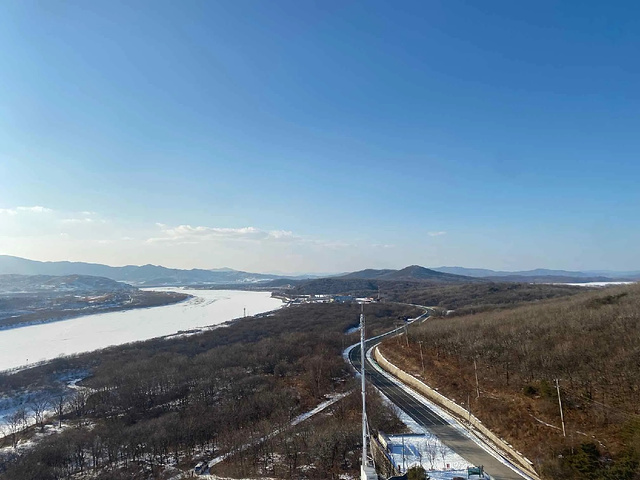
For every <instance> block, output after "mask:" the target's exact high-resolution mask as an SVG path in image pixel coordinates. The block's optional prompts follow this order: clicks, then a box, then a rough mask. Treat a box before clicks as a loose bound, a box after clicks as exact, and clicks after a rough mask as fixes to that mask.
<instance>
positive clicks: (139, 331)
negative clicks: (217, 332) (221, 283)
mask: <svg viewBox="0 0 640 480" xmlns="http://www.w3.org/2000/svg"><path fill="white" fill-rule="evenodd" d="M150 290H151V289H150ZM153 290H162V291H180V292H184V293H188V294H190V295H193V298H190V299H188V300H186V301H184V302H181V303H177V304H173V305H167V306H162V307H153V308H142V309H136V310H127V311H122V312H111V313H103V314H96V315H87V316H83V317H77V318H72V319H69V320H64V321H59V322H55V323H49V324H41V325H30V326H26V327H22V328H16V329H13V330H6V331H0V371H2V370H8V369H12V368H16V367H20V366H23V365H28V364H32V363H37V362H40V361H43V360H51V359H53V358H56V357H58V356H60V355H71V354H75V353H82V352H89V351H93V350H98V349H101V348H105V347H108V346H110V345H120V344H123V343H129V342H135V341H140V340H148V339H150V338H155V337H162V336H166V335H171V334H175V333H177V332H179V331H186V330H193V329H196V328H199V327H205V326H210V325H219V324H221V323H224V322H226V321H228V320H232V319H234V318H239V317H242V316H243V315H244V311H245V309H246V314H247V315H256V314H258V313H262V312H267V311H270V310H275V309H277V308H280V307H281V306H282V301H281V300H279V299H276V298H271V295H270V293H267V292H246V291H238V290H188V289H177V288H158V289H153Z"/></svg>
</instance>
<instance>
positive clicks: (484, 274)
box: [433, 267, 640, 283]
mask: <svg viewBox="0 0 640 480" xmlns="http://www.w3.org/2000/svg"><path fill="white" fill-rule="evenodd" d="M433 270H436V271H438V272H444V273H451V274H454V275H465V276H468V277H478V278H492V279H493V278H497V277H502V278H504V279H514V278H518V279H523V280H510V281H526V279H527V278H529V279H530V278H540V279H544V278H547V279H548V278H552V279H553V278H556V281H567V282H576V283H577V282H580V281H582V282H606V281H616V280H619V281H623V280H639V279H640V270H636V271H626V272H616V271H613V270H588V271H585V272H580V271H570V270H549V269H546V268H536V269H534V270H521V271H515V272H507V271H500V270H489V269H486V268H465V267H437V268H434V269H433ZM559 279H564V280H559ZM529 281H531V280H529Z"/></svg>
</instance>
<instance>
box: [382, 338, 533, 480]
mask: <svg viewBox="0 0 640 480" xmlns="http://www.w3.org/2000/svg"><path fill="white" fill-rule="evenodd" d="M373 358H374V359H375V360H376V362H378V364H379V365H380V366H381V367H382V368H383V369H385V370H386V371H387V372H389V373H390V374H392V375H393V376H395V377H397V378H398V379H400V380H401V381H402V382H403V383H405V384H406V385H408V386H410V387H411V388H413V389H414V390H416V391H417V392H418V393H420V394H422V395H424V396H425V397H427V398H428V399H429V400H431V401H432V402H434V403H435V404H437V405H439V406H441V407H443V408H444V409H446V410H447V411H449V412H450V413H452V414H453V415H454V416H455V417H457V418H458V419H459V420H462V421H463V422H466V423H469V424H471V426H472V427H473V428H475V429H476V430H478V431H479V432H480V433H482V435H484V436H485V437H486V438H487V439H489V440H490V441H491V442H493V444H494V445H495V446H496V447H498V449H499V450H502V451H504V452H505V453H506V454H507V455H508V457H509V459H510V460H511V461H513V462H514V463H515V464H516V465H517V466H518V467H520V468H522V469H523V470H524V472H525V473H527V474H528V475H530V476H531V477H533V478H534V479H536V480H539V479H540V477H539V476H538V474H537V473H536V471H535V470H534V468H533V464H532V463H531V461H530V460H528V459H527V458H526V457H525V456H523V455H522V454H521V453H520V452H518V451H517V450H516V449H515V448H513V447H512V446H511V445H510V444H508V443H507V442H505V441H504V440H503V439H501V438H500V437H498V436H497V435H496V434H494V433H493V432H492V431H491V430H489V429H488V428H487V427H485V426H484V425H483V424H482V422H481V421H480V420H479V419H477V418H476V417H474V416H473V415H469V411H468V410H466V409H464V408H462V407H461V406H460V405H458V404H457V403H455V402H452V401H451V400H449V399H448V398H447V397H445V396H444V395H442V394H441V393H439V392H437V391H435V390H434V389H433V388H431V387H430V386H428V385H427V384H425V383H424V382H422V381H420V380H418V379H417V378H416V377H414V376H413V375H410V374H408V373H407V372H405V371H404V370H401V369H399V368H398V367H396V366H395V365H394V364H393V363H391V362H390V361H389V360H387V359H386V358H385V357H384V355H383V354H382V352H380V349H379V348H378V347H375V349H374V350H373Z"/></svg>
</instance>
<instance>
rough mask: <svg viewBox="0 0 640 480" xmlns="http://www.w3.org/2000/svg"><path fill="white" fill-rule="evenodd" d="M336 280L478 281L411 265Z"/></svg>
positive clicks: (359, 273) (352, 274)
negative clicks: (399, 268)
mask: <svg viewBox="0 0 640 480" xmlns="http://www.w3.org/2000/svg"><path fill="white" fill-rule="evenodd" d="M336 278H339V279H345V280H354V279H363V280H388V281H408V282H415V281H436V282H446V283H452V282H474V281H477V278H473V277H470V276H464V275H458V274H452V273H447V272H439V271H436V270H432V269H430V268H425V267H421V266H420V265H410V266H408V267H405V268H403V269H401V270H373V269H367V270H360V271H359V272H352V273H349V274H347V275H342V276H340V277H336Z"/></svg>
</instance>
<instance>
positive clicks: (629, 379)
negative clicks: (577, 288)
mask: <svg viewBox="0 0 640 480" xmlns="http://www.w3.org/2000/svg"><path fill="white" fill-rule="evenodd" d="M639 327H640V285H633V286H628V287H621V288H614V289H607V290H603V291H599V292H590V293H585V294H582V295H578V296H575V297H571V298H565V299H560V300H550V301H547V302H543V303H538V304H535V305H528V306H523V307H519V308H515V309H512V310H508V311H499V312H489V313H483V314H477V315H473V316H468V317H456V318H446V317H445V318H440V319H433V320H431V321H428V322H426V323H425V324H423V325H421V326H418V327H414V328H413V329H412V331H410V338H411V340H412V341H411V343H410V348H402V349H398V348H395V347H396V344H395V342H394V341H393V340H391V341H387V342H385V344H383V353H384V355H385V356H386V357H387V358H388V359H389V360H390V361H392V362H393V363H395V364H396V365H398V366H399V367H401V368H403V369H405V370H406V371H408V372H410V373H412V374H414V375H416V376H422V377H423V378H424V380H425V382H426V383H427V384H429V385H430V386H432V387H434V388H438V389H439V391H440V392H441V393H443V394H444V395H446V396H447V397H449V398H452V399H455V401H456V402H457V403H459V404H461V405H463V406H464V407H465V408H466V406H467V401H468V400H467V399H468V398H469V401H470V403H471V411H472V413H473V414H474V415H476V416H477V417H478V418H480V420H481V421H482V422H483V423H484V424H485V425H486V426H487V427H488V428H490V429H491V430H492V431H494V432H495V433H497V434H498V435H500V436H501V437H503V438H504V439H506V440H507V441H508V442H510V443H511V444H513V445H514V446H515V447H516V448H517V449H518V450H520V451H521V452H523V453H524V454H525V455H526V456H527V457H529V458H530V459H531V460H532V461H533V462H534V464H536V466H537V467H538V469H539V470H543V471H544V470H545V465H546V464H547V463H549V462H554V461H557V460H556V459H557V456H558V454H560V453H561V452H563V451H574V450H575V449H576V448H578V447H579V445H580V444H582V443H584V442H587V441H591V442H594V443H595V444H596V445H598V447H599V449H600V451H601V453H602V454H604V455H605V456H611V457H616V456H618V455H619V454H620V453H621V452H623V451H628V450H629V448H635V447H637V446H635V445H629V444H628V442H625V441H624V439H623V435H622V430H623V429H624V428H625V427H626V426H627V425H628V424H629V421H630V420H631V419H633V418H637V415H638V414H639V413H640V402H638V392H640V335H639V334H638V332H639V331H640V330H639ZM418 341H421V342H423V354H424V363H425V371H424V372H422V371H421V370H422V366H421V358H420V346H419V344H418V343H417V342H418ZM474 359H476V362H477V367H478V380H479V385H480V398H476V396H477V395H476V380H475V372H474ZM555 378H559V379H560V385H561V396H562V400H563V402H564V413H565V423H566V428H567V437H566V438H564V437H563V436H562V431H561V428H560V427H561V421H560V414H559V407H558V399H557V395H556V389H555V386H554V384H553V380H554V379H555ZM536 418H537V419H539V420H540V421H538V420H536ZM542 422H544V423H547V424H550V425H553V426H555V427H556V428H553V427H550V426H547V425H544V424H543V423H542ZM549 478H553V477H549ZM597 478H599V477H597Z"/></svg>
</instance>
